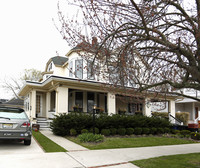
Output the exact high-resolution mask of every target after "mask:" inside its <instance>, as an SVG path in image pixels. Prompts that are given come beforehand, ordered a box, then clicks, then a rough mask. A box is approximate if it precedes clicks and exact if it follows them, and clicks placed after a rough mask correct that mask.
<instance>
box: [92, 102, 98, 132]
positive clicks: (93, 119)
mask: <svg viewBox="0 0 200 168" xmlns="http://www.w3.org/2000/svg"><path fill="white" fill-rule="evenodd" d="M96 109H97V105H96V104H94V106H93V110H92V116H93V117H92V121H93V124H92V125H93V126H92V130H93V131H92V132H93V134H95V113H96Z"/></svg>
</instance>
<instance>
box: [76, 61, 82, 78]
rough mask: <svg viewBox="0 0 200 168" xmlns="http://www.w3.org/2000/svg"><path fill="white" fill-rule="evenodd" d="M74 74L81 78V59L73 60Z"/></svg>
mask: <svg viewBox="0 0 200 168" xmlns="http://www.w3.org/2000/svg"><path fill="white" fill-rule="evenodd" d="M75 75H76V78H79V79H83V60H82V59H79V60H75Z"/></svg>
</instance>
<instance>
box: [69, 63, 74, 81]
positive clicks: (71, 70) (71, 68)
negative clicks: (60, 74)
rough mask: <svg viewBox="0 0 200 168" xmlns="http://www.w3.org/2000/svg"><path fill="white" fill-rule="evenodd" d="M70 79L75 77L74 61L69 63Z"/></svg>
mask: <svg viewBox="0 0 200 168" xmlns="http://www.w3.org/2000/svg"><path fill="white" fill-rule="evenodd" d="M69 77H73V61H70V62H69Z"/></svg>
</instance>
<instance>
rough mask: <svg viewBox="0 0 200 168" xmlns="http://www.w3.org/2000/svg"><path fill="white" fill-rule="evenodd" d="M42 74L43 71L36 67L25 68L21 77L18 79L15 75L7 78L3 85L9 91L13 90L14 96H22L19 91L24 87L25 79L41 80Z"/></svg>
mask: <svg viewBox="0 0 200 168" xmlns="http://www.w3.org/2000/svg"><path fill="white" fill-rule="evenodd" d="M41 74H42V73H41V71H38V70H36V69H25V70H24V72H23V73H22V75H21V78H20V79H16V78H14V77H7V78H5V79H4V81H3V82H2V83H3V85H2V87H3V88H4V89H6V90H7V91H9V92H12V93H13V96H14V97H16V98H20V97H19V96H18V92H19V91H20V89H21V88H22V86H23V84H24V83H25V81H27V80H28V81H39V80H40V79H41V77H42V75H41Z"/></svg>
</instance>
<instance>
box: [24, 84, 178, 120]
mask: <svg viewBox="0 0 200 168" xmlns="http://www.w3.org/2000/svg"><path fill="white" fill-rule="evenodd" d="M94 106H95V107H96V112H97V113H107V114H109V115H111V114H122V115H123V114H124V115H145V116H151V111H152V107H151V99H150V98H146V99H142V98H138V97H133V96H122V95H119V94H114V93H111V92H106V91H102V89H101V88H99V89H95V90H94V89H86V88H85V89H82V88H69V87H66V86H62V85H59V87H57V88H56V89H52V90H49V91H45V90H41V89H40V90H37V89H35V90H32V91H31V92H30V93H29V94H28V96H27V97H26V99H25V108H26V111H27V114H28V116H29V117H30V118H31V119H32V120H35V119H36V118H37V117H44V118H54V117H55V115H58V114H62V113H70V112H74V111H76V112H84V113H91V112H92V111H93V109H94ZM168 111H169V112H171V114H172V115H175V102H174V101H173V100H169V107H168ZM172 122H173V121H172Z"/></svg>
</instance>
